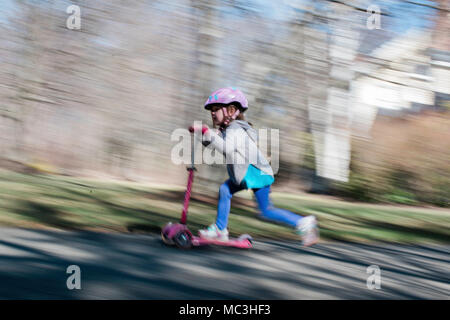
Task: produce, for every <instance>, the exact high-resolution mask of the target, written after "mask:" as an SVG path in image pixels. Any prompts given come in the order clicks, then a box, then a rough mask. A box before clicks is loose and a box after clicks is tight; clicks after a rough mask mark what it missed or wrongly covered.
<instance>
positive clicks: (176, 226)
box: [161, 140, 253, 249]
mask: <svg viewBox="0 0 450 320" xmlns="http://www.w3.org/2000/svg"><path fill="white" fill-rule="evenodd" d="M194 142H195V140H194ZM191 145H192V148H191V166H190V167H188V168H187V170H188V171H189V176H188V183H187V188H186V193H185V195H184V205H183V211H182V213H181V219H180V222H179V223H172V222H169V223H168V224H166V225H165V226H164V227H163V228H162V230H161V238H162V240H163V242H164V243H165V244H167V245H176V246H177V247H178V248H181V249H190V248H192V247H193V246H194V247H198V246H205V245H217V246H225V247H235V248H241V249H250V248H252V247H253V244H252V242H253V239H252V237H251V236H250V235H248V234H243V235H241V236H239V237H238V238H230V239H229V240H228V241H222V240H214V239H206V238H202V237H200V236H194V235H193V234H192V232H191V231H189V229H188V227H187V226H186V220H187V211H188V207H189V201H190V199H191V190H192V183H193V181H194V171H196V169H195V167H194V143H192V144H191Z"/></svg>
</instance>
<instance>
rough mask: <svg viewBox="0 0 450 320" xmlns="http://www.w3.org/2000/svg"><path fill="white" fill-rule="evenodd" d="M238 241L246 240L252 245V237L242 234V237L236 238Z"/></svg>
mask: <svg viewBox="0 0 450 320" xmlns="http://www.w3.org/2000/svg"><path fill="white" fill-rule="evenodd" d="M238 240H239V241H244V240H248V242H250V243H251V244H252V243H253V238H252V236H251V235H249V234H243V235H240V236H239V238H238Z"/></svg>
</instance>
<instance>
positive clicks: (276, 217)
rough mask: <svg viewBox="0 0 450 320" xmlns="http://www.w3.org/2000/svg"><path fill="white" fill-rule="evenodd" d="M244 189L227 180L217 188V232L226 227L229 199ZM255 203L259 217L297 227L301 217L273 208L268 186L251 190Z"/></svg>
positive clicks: (229, 205)
mask: <svg viewBox="0 0 450 320" xmlns="http://www.w3.org/2000/svg"><path fill="white" fill-rule="evenodd" d="M243 189H245V187H243V186H238V185H236V184H234V183H233V182H232V181H231V180H227V181H226V182H225V183H224V184H222V185H221V186H220V188H219V205H218V208H217V218H216V225H217V228H219V230H223V229H225V228H226V227H227V225H228V215H229V213H230V207H231V197H232V196H233V194H234V193H236V192H238V191H241V190H243ZM252 190H253V192H254V194H255V197H256V201H257V202H258V208H259V210H260V212H261V216H262V217H263V218H265V219H269V220H273V221H277V222H281V223H284V224H288V225H290V226H293V227H295V226H297V224H298V222H299V221H300V219H302V216H299V215H297V214H295V213H293V212H290V211H288V210H284V209H278V208H275V207H274V206H273V204H272V202H270V199H269V193H270V186H267V187H264V188H260V189H252Z"/></svg>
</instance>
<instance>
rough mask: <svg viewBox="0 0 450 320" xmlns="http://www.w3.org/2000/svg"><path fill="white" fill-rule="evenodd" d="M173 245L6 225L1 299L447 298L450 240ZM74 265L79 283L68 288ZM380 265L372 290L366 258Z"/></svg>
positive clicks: (1, 239) (0, 242) (0, 254)
mask: <svg viewBox="0 0 450 320" xmlns="http://www.w3.org/2000/svg"><path fill="white" fill-rule="evenodd" d="M254 245H255V248H254V249H252V250H239V249H233V248H218V247H203V248H195V249H192V250H189V251H182V250H179V249H177V248H173V247H167V246H165V245H164V244H163V243H162V241H161V240H160V239H159V237H157V236H148V235H136V234H104V233H92V232H62V231H48V230H47V231H45V230H25V229H16V228H1V229H0V284H1V285H0V299H449V296H450V295H449V294H450V246H444V245H440V246H406V245H391V244H389V245H388V244H377V245H362V244H348V243H319V244H317V245H315V246H313V247H310V248H303V247H301V246H300V245H299V244H298V243H283V242H272V241H267V242H260V241H256V242H255V243H254ZM70 265H77V266H79V267H80V270H81V289H80V290H77V289H73V290H69V289H68V288H67V285H66V282H67V278H68V277H69V276H71V274H68V273H66V270H67V268H68V267H69V266H70ZM370 265H377V266H379V268H380V270H381V288H380V289H373V290H370V289H368V287H367V279H368V277H369V276H371V275H372V274H369V273H367V267H369V266H370Z"/></svg>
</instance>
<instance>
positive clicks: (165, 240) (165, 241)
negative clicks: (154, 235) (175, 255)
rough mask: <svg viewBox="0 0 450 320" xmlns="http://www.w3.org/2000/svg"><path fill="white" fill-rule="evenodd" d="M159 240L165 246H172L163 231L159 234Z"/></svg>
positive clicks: (171, 242) (170, 240)
mask: <svg viewBox="0 0 450 320" xmlns="http://www.w3.org/2000/svg"><path fill="white" fill-rule="evenodd" d="M161 239H162V241H163V242H164V243H165V244H167V245H169V246H171V245H173V244H174V243H173V241H172V239H170V238H168V237H167V234H166V233H165V232H164V231H162V232H161Z"/></svg>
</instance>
